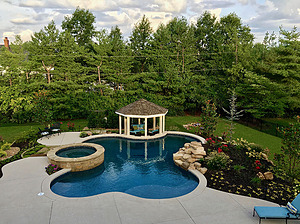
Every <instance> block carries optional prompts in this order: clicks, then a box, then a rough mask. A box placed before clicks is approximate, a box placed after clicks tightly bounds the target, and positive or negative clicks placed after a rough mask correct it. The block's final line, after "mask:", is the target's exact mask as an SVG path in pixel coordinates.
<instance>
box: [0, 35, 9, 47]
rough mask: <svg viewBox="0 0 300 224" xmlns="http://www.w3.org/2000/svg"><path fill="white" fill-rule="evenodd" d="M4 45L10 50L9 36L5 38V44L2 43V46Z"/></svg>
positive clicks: (0, 45)
mask: <svg viewBox="0 0 300 224" xmlns="http://www.w3.org/2000/svg"><path fill="white" fill-rule="evenodd" d="M2 47H6V48H7V49H8V50H10V46H9V39H8V38H7V37H5V38H4V44H0V48H2Z"/></svg>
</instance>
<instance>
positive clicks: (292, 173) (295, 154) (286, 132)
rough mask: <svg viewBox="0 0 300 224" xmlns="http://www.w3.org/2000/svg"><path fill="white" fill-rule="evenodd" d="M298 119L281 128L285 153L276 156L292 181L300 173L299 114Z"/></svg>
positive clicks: (283, 151)
mask: <svg viewBox="0 0 300 224" xmlns="http://www.w3.org/2000/svg"><path fill="white" fill-rule="evenodd" d="M296 120H297V121H296V123H291V124H290V125H289V127H287V128H282V129H281V130H280V131H281V132H282V134H283V139H282V144H283V146H282V154H283V155H277V156H276V160H277V163H279V164H281V167H282V169H283V171H284V172H285V173H286V175H287V176H288V178H289V180H290V181H293V180H294V179H295V178H299V175H300V116H297V119H296ZM282 164H284V165H283V166H282Z"/></svg>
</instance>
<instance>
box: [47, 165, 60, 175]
mask: <svg viewBox="0 0 300 224" xmlns="http://www.w3.org/2000/svg"><path fill="white" fill-rule="evenodd" d="M45 169H46V173H48V174H49V175H51V174H53V173H55V172H57V171H59V170H61V169H60V168H59V167H58V166H57V165H54V164H49V165H48V166H46V167H45Z"/></svg>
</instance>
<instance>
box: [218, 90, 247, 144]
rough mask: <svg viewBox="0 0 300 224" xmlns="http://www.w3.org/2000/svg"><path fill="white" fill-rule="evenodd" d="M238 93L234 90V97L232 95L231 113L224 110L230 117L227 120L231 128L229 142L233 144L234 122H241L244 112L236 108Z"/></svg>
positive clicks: (230, 102) (230, 100)
mask: <svg viewBox="0 0 300 224" xmlns="http://www.w3.org/2000/svg"><path fill="white" fill-rule="evenodd" d="M236 99H237V97H236V93H235V91H234V90H233V91H232V95H231V98H230V99H229V105H230V106H229V108H230V109H229V111H228V110H226V109H224V108H223V110H224V111H225V112H226V114H227V115H228V116H227V119H228V120H229V121H230V126H229V130H228V133H229V142H230V143H231V140H232V136H233V133H234V131H233V130H234V126H235V124H234V121H237V120H239V118H240V117H241V116H242V114H241V113H242V112H243V110H240V111H237V108H236Z"/></svg>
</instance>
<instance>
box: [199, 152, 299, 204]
mask: <svg viewBox="0 0 300 224" xmlns="http://www.w3.org/2000/svg"><path fill="white" fill-rule="evenodd" d="M226 154H227V155H229V156H230V159H231V160H232V163H231V164H230V166H229V167H227V168H225V169H222V170H211V169H208V171H207V172H206V174H205V177H206V179H207V186H208V187H210V188H213V189H217V190H221V191H225V192H229V193H234V194H240V195H245V196H249V197H255V198H260V199H264V200H268V201H272V202H275V203H277V204H280V205H286V204H287V202H289V201H292V200H293V199H294V198H295V195H294V189H293V185H292V184H291V183H289V182H287V181H285V180H283V179H280V178H278V177H276V175H274V179H273V180H259V179H258V178H257V173H258V172H259V171H261V172H265V171H269V169H268V168H270V167H271V166H272V164H271V163H269V162H267V161H266V160H260V161H261V163H262V167H264V170H256V169H255V166H254V165H253V159H252V160H251V159H250V158H249V157H248V156H247V155H246V154H245V153H244V152H243V151H241V150H237V149H235V148H234V147H230V150H229V151H228V152H226ZM205 165H206V164H205V162H204V164H203V162H202V166H205ZM234 165H239V166H243V167H244V168H242V169H234Z"/></svg>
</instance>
